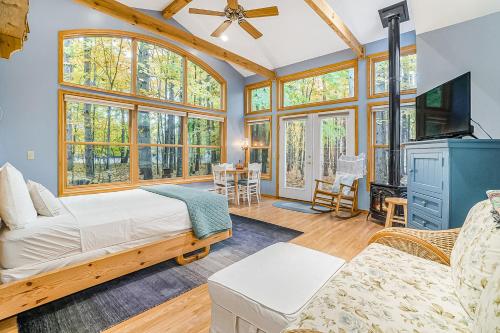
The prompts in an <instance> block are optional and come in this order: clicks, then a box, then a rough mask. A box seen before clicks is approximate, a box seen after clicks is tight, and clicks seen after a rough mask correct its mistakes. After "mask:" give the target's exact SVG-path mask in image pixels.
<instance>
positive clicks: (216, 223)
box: [142, 185, 231, 239]
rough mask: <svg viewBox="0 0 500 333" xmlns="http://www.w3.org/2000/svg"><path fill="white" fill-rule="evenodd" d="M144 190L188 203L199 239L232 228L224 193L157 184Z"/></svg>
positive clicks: (194, 229)
mask: <svg viewBox="0 0 500 333" xmlns="http://www.w3.org/2000/svg"><path fill="white" fill-rule="evenodd" d="M142 189H143V190H145V191H148V192H152V193H156V194H159V195H163V196H164V197H169V198H174V199H178V200H181V201H184V202H185V203H186V206H187V209H188V212H189V217H190V218H191V223H192V224H193V231H194V234H195V235H196V237H197V238H198V239H203V238H207V237H209V236H211V235H213V234H216V233H219V232H222V231H225V230H228V229H231V218H230V217H229V207H228V205H227V198H226V197H225V196H223V195H220V194H216V193H211V192H207V191H200V190H196V189H192V188H189V187H183V186H177V185H155V186H145V187H142Z"/></svg>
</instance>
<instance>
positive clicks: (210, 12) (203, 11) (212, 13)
mask: <svg viewBox="0 0 500 333" xmlns="http://www.w3.org/2000/svg"><path fill="white" fill-rule="evenodd" d="M189 14H200V15H210V16H226V13H224V12H218V11H216V10H209V9H198V8H189Z"/></svg>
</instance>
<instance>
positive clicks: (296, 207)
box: [273, 201, 330, 214]
mask: <svg viewBox="0 0 500 333" xmlns="http://www.w3.org/2000/svg"><path fill="white" fill-rule="evenodd" d="M273 206H274V207H278V208H282V209H287V210H293V211H295V212H301V213H306V214H323V213H328V212H330V210H329V209H328V208H326V207H320V206H316V209H318V210H314V209H312V208H311V204H310V203H305V202H298V201H276V202H275V203H273Z"/></svg>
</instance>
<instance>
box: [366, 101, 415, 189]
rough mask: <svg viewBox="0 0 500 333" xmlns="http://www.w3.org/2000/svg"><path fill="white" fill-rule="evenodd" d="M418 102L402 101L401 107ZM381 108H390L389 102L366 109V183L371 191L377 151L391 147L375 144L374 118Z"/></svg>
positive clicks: (371, 104)
mask: <svg viewBox="0 0 500 333" xmlns="http://www.w3.org/2000/svg"><path fill="white" fill-rule="evenodd" d="M415 101H416V99H415V98H408V99H402V100H401V105H404V104H414V103H415ZM381 106H389V101H380V102H372V103H368V107H367V109H366V126H367V131H366V133H367V135H366V140H367V144H366V147H367V152H368V154H367V155H368V156H367V175H366V176H367V177H366V179H367V181H366V188H367V190H368V191H369V190H370V183H371V182H373V181H374V175H375V163H374V160H375V149H377V148H389V145H388V144H386V145H381V144H375V135H376V133H375V131H374V130H373V126H372V125H373V123H374V116H375V112H376V109H377V108H379V107H381Z"/></svg>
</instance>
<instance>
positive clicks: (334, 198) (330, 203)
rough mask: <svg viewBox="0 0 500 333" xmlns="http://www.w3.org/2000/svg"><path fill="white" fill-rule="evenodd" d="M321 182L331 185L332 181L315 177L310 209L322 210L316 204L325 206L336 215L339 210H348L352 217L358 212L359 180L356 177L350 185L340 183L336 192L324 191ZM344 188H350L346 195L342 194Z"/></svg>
mask: <svg viewBox="0 0 500 333" xmlns="http://www.w3.org/2000/svg"><path fill="white" fill-rule="evenodd" d="M321 184H325V185H328V186H332V187H333V183H332V182H328V181H325V180H321V179H316V188H315V189H314V197H313V202H312V206H311V209H314V210H317V211H323V210H321V209H318V208H317V207H316V206H321V207H326V208H328V209H329V210H330V211H331V212H333V211H335V214H336V215H337V216H340V215H339V213H340V211H341V210H343V211H349V212H350V216H349V217H354V216H356V215H358V214H359V213H360V211H359V210H358V186H359V181H358V180H357V179H356V180H354V182H353V183H352V185H351V186H349V185H345V184H340V188H339V191H338V192H336V191H335V192H334V191H326V190H324V189H322V187H321ZM345 188H349V189H350V191H349V194H348V195H345V194H344V192H345Z"/></svg>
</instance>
